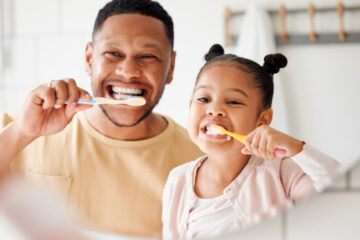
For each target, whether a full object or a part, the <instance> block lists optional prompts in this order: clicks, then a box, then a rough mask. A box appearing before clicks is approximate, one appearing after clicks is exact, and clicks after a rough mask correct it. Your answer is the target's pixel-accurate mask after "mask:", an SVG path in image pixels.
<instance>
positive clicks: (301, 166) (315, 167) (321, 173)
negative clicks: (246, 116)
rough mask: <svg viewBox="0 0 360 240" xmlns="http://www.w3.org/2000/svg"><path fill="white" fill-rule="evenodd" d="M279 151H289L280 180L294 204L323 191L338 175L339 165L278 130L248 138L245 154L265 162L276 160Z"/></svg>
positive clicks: (267, 129) (261, 131)
mask: <svg viewBox="0 0 360 240" xmlns="http://www.w3.org/2000/svg"><path fill="white" fill-rule="evenodd" d="M276 148H281V149H285V150H286V156H285V158H283V160H282V162H281V165H280V177H281V181H282V184H283V186H284V191H285V194H286V195H287V196H288V197H289V198H290V199H291V200H293V201H294V202H297V201H299V200H302V199H304V198H306V197H307V196H309V195H310V194H311V193H312V192H314V190H316V191H318V192H320V191H321V190H323V189H324V188H325V187H327V186H328V185H329V184H330V183H331V182H332V180H333V179H334V178H335V177H336V176H337V174H338V168H339V165H340V164H339V163H338V162H337V161H336V160H335V159H333V158H331V157H329V156H327V155H326V154H324V153H322V152H320V151H319V150H317V149H315V148H313V147H311V146H309V145H308V144H306V143H304V142H302V141H300V140H298V139H295V138H293V137H291V136H288V135H287V134H285V133H282V132H280V131H277V130H275V129H273V128H271V127H269V126H265V125H263V126H260V127H258V128H256V129H255V130H254V131H252V132H251V133H250V134H248V136H247V138H246V139H245V147H244V148H243V150H242V152H243V153H244V154H255V155H257V156H259V157H261V158H264V159H268V160H271V159H275V155H274V151H275V149H276Z"/></svg>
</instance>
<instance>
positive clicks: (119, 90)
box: [112, 86, 142, 95]
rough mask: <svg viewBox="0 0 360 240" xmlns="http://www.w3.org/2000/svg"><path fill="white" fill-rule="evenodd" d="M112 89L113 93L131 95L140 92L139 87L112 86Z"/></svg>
mask: <svg viewBox="0 0 360 240" xmlns="http://www.w3.org/2000/svg"><path fill="white" fill-rule="evenodd" d="M112 91H113V92H114V93H115V94H132V95H139V94H141V93H142V90H141V89H136V88H122V87H115V86H114V87H112Z"/></svg>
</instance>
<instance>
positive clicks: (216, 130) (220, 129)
mask: <svg viewBox="0 0 360 240" xmlns="http://www.w3.org/2000/svg"><path fill="white" fill-rule="evenodd" d="M212 131H213V132H215V133H218V134H222V133H223V132H224V128H223V127H221V126H217V125H214V126H212Z"/></svg>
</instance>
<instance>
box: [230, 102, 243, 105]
mask: <svg viewBox="0 0 360 240" xmlns="http://www.w3.org/2000/svg"><path fill="white" fill-rule="evenodd" d="M227 104H231V105H239V104H240V105H244V104H243V103H241V102H237V101H228V102H227Z"/></svg>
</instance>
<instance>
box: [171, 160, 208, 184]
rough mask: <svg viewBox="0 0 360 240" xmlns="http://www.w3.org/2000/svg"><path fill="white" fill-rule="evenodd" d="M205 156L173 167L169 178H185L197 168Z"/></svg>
mask: <svg viewBox="0 0 360 240" xmlns="http://www.w3.org/2000/svg"><path fill="white" fill-rule="evenodd" d="M205 157H206V156H201V157H199V158H197V159H195V160H194V161H191V162H187V163H184V164H181V165H179V166H177V167H175V168H173V169H172V170H171V171H170V173H169V179H181V178H184V179H185V178H186V177H187V175H191V172H192V171H193V170H194V169H195V167H196V166H197V165H198V164H201V162H202V160H203V159H204V158H205Z"/></svg>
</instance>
